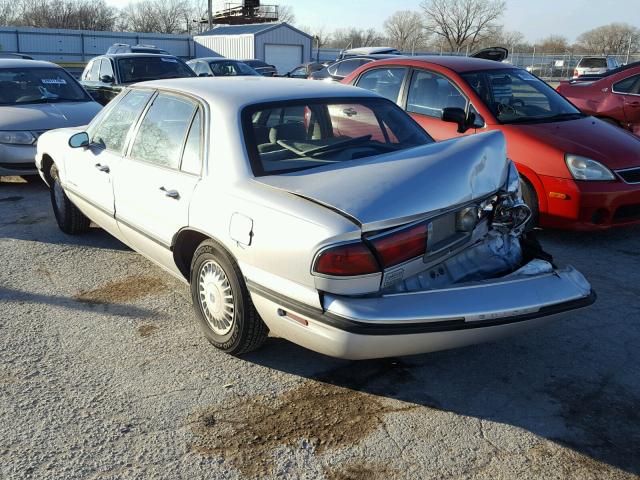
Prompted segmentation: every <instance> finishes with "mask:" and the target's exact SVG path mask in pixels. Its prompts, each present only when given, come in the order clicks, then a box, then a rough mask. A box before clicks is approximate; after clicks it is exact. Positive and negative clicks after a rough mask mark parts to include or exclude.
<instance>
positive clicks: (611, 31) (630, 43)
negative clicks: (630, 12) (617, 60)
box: [578, 23, 640, 55]
mask: <svg viewBox="0 0 640 480" xmlns="http://www.w3.org/2000/svg"><path fill="white" fill-rule="evenodd" d="M578 46H579V47H581V48H582V49H584V50H585V51H586V52H587V53H595V54H604V55H622V54H625V53H627V52H629V51H631V52H635V51H637V50H638V49H640V30H639V29H638V28H636V27H634V26H632V25H629V24H628V23H611V24H609V25H603V26H602V27H598V28H594V29H593V30H589V31H587V32H584V33H583V34H582V35H580V36H579V37H578Z"/></svg>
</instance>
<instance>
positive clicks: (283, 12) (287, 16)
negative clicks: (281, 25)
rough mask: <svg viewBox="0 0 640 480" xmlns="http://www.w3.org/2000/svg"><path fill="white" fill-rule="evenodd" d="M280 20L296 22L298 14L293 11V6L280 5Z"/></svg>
mask: <svg viewBox="0 0 640 480" xmlns="http://www.w3.org/2000/svg"><path fill="white" fill-rule="evenodd" d="M278 21H279V22H287V23H290V24H293V23H295V21H296V16H295V15H294V13H293V7H291V6H290V5H280V6H279V7H278Z"/></svg>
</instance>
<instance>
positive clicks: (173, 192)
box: [160, 187, 180, 200]
mask: <svg viewBox="0 0 640 480" xmlns="http://www.w3.org/2000/svg"><path fill="white" fill-rule="evenodd" d="M160 190H161V191H163V192H164V194H165V196H167V197H169V198H175V199H176V200H178V199H179V198H180V192H178V191H177V190H167V189H166V188H164V187H160Z"/></svg>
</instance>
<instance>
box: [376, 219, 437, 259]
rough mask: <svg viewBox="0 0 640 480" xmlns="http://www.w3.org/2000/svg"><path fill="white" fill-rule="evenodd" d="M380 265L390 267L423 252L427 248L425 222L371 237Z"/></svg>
mask: <svg viewBox="0 0 640 480" xmlns="http://www.w3.org/2000/svg"><path fill="white" fill-rule="evenodd" d="M371 244H372V245H373V247H374V248H375V249H376V252H378V255H379V257H380V260H381V261H382V266H383V267H384V268H387V267H392V266H394V265H397V264H399V263H402V262H405V261H407V260H410V259H412V258H415V257H419V256H422V255H424V254H425V252H426V250H427V224H426V223H421V224H418V225H414V226H413V227H410V228H407V229H405V230H400V231H399V232H393V233H390V234H388V235H384V236H381V237H378V238H373V239H371Z"/></svg>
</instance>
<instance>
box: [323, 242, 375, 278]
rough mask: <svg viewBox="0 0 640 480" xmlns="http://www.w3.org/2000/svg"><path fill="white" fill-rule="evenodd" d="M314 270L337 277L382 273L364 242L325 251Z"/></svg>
mask: <svg viewBox="0 0 640 480" xmlns="http://www.w3.org/2000/svg"><path fill="white" fill-rule="evenodd" d="M313 270H314V271H315V272H316V273H322V274H324V275H333V276H337V277H344V276H353V275H367V274H370V273H376V272H379V271H380V267H379V266H378V262H377V261H376V259H375V257H374V256H373V253H371V250H369V249H368V248H367V246H366V245H365V244H364V243H362V242H357V243H346V244H343V245H337V246H335V247H331V248H328V249H326V250H324V251H323V252H322V253H321V254H320V255H319V256H318V258H317V259H316V262H315V265H314V268H313Z"/></svg>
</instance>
